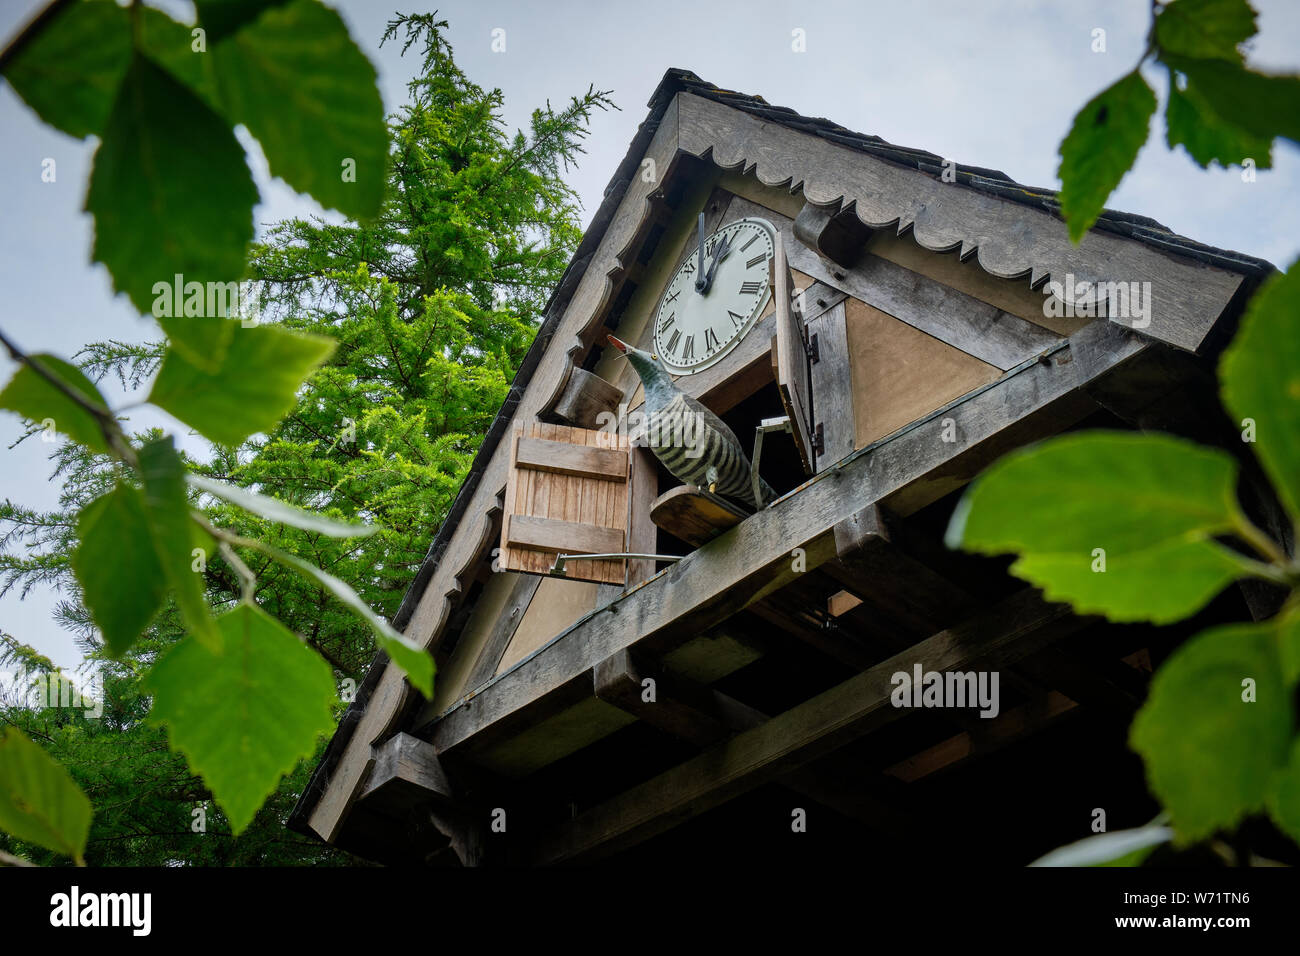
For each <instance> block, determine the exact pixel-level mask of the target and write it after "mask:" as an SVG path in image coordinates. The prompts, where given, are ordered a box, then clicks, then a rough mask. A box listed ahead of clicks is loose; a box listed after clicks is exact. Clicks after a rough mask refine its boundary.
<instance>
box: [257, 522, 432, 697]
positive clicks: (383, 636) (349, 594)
mask: <svg viewBox="0 0 1300 956" xmlns="http://www.w3.org/2000/svg"><path fill="white" fill-rule="evenodd" d="M252 546H253V547H256V548H257V549H258V550H259V551H261V552H262V553H263V554H266V555H268V556H270V557H272V558H274V559H275V560H276V561H278V562H280V563H281V564H283V565H285V566H286V567H290V568H293V569H295V570H296V571H298V573H299V574H302V575H303V576H304V577H308V578H310V579H312V580H313V581H315V582H317V583H318V584H319V585H320V586H321V587H323V588H325V589H326V590H327V591H329V592H330V593H331V594H333V595H334V596H335V597H336V598H338V599H339V600H340V601H341V602H343V604H344V605H346V606H347V607H348V608H350V609H351V610H352V612H353V613H354V614H356V615H357V616H358V617H360V618H361V619H362V620H363V621H365V622H366V623H367V624H369V625H370V629H371V630H372V631H374V634H375V640H376V641H377V642H378V644H379V646H380V647H381V648H382V649H383V651H384V653H385V654H387V655H388V658H389V660H391V661H392V662H393V663H394V664H396V665H397V667H398V668H399V669H400V670H401V671H402V673H404V674H405V675H406V678H407V680H409V681H410V682H411V686H412V687H414V688H415V689H416V690H418V691H419V692H420V693H421V694H423V695H424V696H425V697H428V698H430V699H432V698H433V673H434V664H433V655H431V654H430V653H429V652H428V651H427V650H425V649H424V648H423V647H421V646H420V645H419V644H417V643H415V641H413V640H411V639H410V638H409V637H407V636H406V635H404V634H400V633H398V631H397V630H396V629H395V628H394V627H393V626H392V625H391V624H389V623H388V622H387V621H386V620H384V619H383V618H382V617H381V616H379V615H378V614H376V613H375V611H374V608H372V607H371V606H370V605H369V604H367V603H366V602H365V601H363V600H362V599H361V596H360V595H359V594H357V592H356V591H354V590H352V588H351V587H350V586H348V584H347V583H346V582H344V581H341V580H339V579H338V578H336V577H335V576H334V575H332V574H330V573H329V572H328V571H324V570H322V569H320V568H318V567H316V565H314V564H312V563H311V562H310V561H304V560H303V559H302V558H300V557H298V556H297V555H293V554H289V553H288V552H286V551H281V550H280V549H279V548H276V547H274V546H273V545H269V544H266V543H265V542H263V541H258V542H256V543H255V544H254V545H252Z"/></svg>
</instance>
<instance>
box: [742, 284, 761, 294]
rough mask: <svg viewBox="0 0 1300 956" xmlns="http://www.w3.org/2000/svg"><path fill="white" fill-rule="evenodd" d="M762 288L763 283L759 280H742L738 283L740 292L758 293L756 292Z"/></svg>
mask: <svg viewBox="0 0 1300 956" xmlns="http://www.w3.org/2000/svg"><path fill="white" fill-rule="evenodd" d="M762 288H763V283H761V282H742V283H741V284H740V294H741V295H758V293H759V292H760V291H761V290H762Z"/></svg>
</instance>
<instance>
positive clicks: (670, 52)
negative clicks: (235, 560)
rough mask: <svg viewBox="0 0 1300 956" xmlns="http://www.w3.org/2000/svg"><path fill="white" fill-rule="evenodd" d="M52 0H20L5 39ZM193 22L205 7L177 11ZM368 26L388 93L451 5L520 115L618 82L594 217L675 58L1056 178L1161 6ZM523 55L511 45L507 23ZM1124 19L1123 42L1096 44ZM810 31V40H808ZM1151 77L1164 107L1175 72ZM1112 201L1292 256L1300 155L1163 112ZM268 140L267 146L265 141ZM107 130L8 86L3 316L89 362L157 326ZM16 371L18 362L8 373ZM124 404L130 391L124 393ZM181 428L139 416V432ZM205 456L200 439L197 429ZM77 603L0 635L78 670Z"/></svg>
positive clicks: (458, 6) (732, 3)
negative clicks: (102, 187) (123, 266)
mask: <svg viewBox="0 0 1300 956" xmlns="http://www.w3.org/2000/svg"><path fill="white" fill-rule="evenodd" d="M1253 3H1254V5H1255V7H1256V9H1257V10H1259V11H1260V17H1259V26H1260V36H1259V37H1258V38H1257V39H1256V40H1255V41H1254V46H1253V48H1252V49H1251V52H1250V62H1251V65H1253V66H1255V67H1256V68H1259V69H1265V70H1273V71H1279V72H1280V71H1289V72H1296V71H1297V70H1300V3H1296V2H1295V0H1253ZM43 5H44V4H43V2H38V0H5V2H4V3H2V4H0V36H2V37H4V38H5V40H4V42H7V41H8V39H9V38H11V37H12V36H13V34H14V33H15V32H16V31H17V30H18V29H19V28H20V27H21V26H22V25H23V24H24V23H26V22H27V20H28V19H29V18H30V17H31V16H32V15H33V14H34V13H35V12H36V11H37V10H38V9H40V7H42V6H43ZM158 5H159V6H163V7H165V8H167V9H168V10H170V11H172V12H173V14H174V15H176V16H178V18H179V19H184V20H186V21H187V22H188V21H189V20H190V19H192V16H193V11H192V8H191V7H190V6H189V4H187V3H159V4H158ZM332 5H333V6H335V7H337V8H338V9H339V10H340V11H341V12H342V14H343V17H344V19H345V20H346V21H347V22H348V24H349V26H350V28H351V30H352V34H353V37H354V38H355V39H356V41H357V43H358V44H359V45H360V46H361V48H362V49H363V50H365V51H366V52H367V53H368V54H369V55H370V56H371V58H372V60H373V61H374V63H375V65H376V68H377V69H378V71H379V80H380V87H381V89H382V91H383V95H384V101H385V104H386V105H387V106H388V107H389V108H390V109H391V108H394V107H396V106H398V105H399V104H400V103H401V102H402V100H403V98H404V97H405V93H406V89H405V83H406V81H407V79H408V78H409V76H410V71H411V70H412V69H413V68H414V66H415V65H416V64H415V63H414V62H412V61H410V60H408V61H403V60H402V58H401V57H400V56H399V55H398V50H399V48H397V47H394V46H392V45H389V46H386V47H385V48H384V49H383V50H380V49H379V48H378V43H379V38H380V36H381V35H382V33H383V28H384V24H385V22H386V21H387V19H388V18H389V16H390V14H391V13H392V12H393V10H395V9H399V10H404V11H405V10H412V9H416V10H431V9H437V10H438V11H439V13H440V15H441V16H442V17H443V18H445V19H446V20H448V21H450V30H449V34H448V35H449V37H450V39H451V42H452V44H453V47H454V49H455V53H456V58H457V61H458V62H459V64H460V65H461V67H462V68H463V69H464V70H465V71H466V72H467V73H468V74H469V76H470V77H471V78H472V79H473V80H474V81H475V82H477V83H479V84H480V85H482V86H486V87H499V88H500V89H501V90H502V91H503V92H504V94H505V101H506V120H507V122H508V123H509V124H510V125H511V126H521V125H526V124H527V121H528V116H529V114H530V113H531V111H532V109H533V108H534V107H535V106H538V105H541V104H543V103H545V101H546V100H548V99H549V100H550V101H551V103H552V104H555V105H557V106H558V105H561V104H563V103H564V102H566V101H567V100H568V98H569V97H570V96H572V95H574V94H576V93H581V92H584V91H585V90H586V89H587V87H588V85H590V84H594V85H595V86H596V87H597V88H598V89H604V90H612V91H613V96H614V99H615V101H616V102H617V104H618V105H619V106H620V107H622V111H621V112H610V113H605V114H600V115H598V116H597V117H596V118H595V120H594V123H593V128H592V134H591V138H590V140H589V142H588V147H587V149H588V151H587V155H586V157H584V159H583V162H582V165H581V167H580V168H579V169H577V170H575V171H574V172H573V173H572V175H571V182H572V184H573V185H574V187H575V188H576V189H577V190H578V193H579V195H580V196H581V197H582V201H583V203H584V205H585V207H586V211H585V214H584V215H585V217H586V218H587V219H589V218H590V216H591V215H592V214H593V213H594V212H595V210H596V208H597V206H598V205H599V203H600V199H601V194H602V192H603V190H604V188H605V185H606V183H607V182H608V181H609V178H610V176H611V174H612V173H613V171H614V167H615V166H616V165H617V163H618V161H619V160H620V159H622V157H623V155H624V153H625V152H626V150H627V146H628V143H629V141H630V140H631V138H632V136H633V134H634V133H635V130H636V126H637V124H638V123H640V122H641V120H642V119H644V117H645V104H646V101H647V99H648V98H649V96H650V94H651V92H652V91H653V90H654V88H655V86H656V84H657V83H658V82H659V79H660V77H661V76H662V75H663V72H664V70H665V69H667V68H668V67H685V68H686V69H690V70H693V71H694V72H696V73H698V74H699V75H700V76H701V77H703V78H704V79H706V80H708V81H710V82H712V83H715V84H717V85H718V86H721V87H726V88H730V89H734V90H739V91H742V92H745V93H753V94H758V95H761V96H763V97H764V98H765V99H766V100H767V101H768V102H769V103H773V104H776V105H780V106H789V107H793V108H795V109H797V110H799V111H800V112H803V113H807V114H811V115H816V116H825V117H827V118H829V119H831V120H833V121H835V122H837V123H839V124H841V125H842V126H847V127H849V128H850V129H854V130H859V131H862V132H866V133H874V134H876V135H878V136H883V137H884V138H885V139H887V140H889V141H890V142H893V143H898V144H901V145H905V146H915V147H921V148H924V149H929V150H931V151H932V152H935V153H938V154H940V155H941V156H944V157H947V158H951V159H955V160H956V161H958V162H960V163H969V164H971V165H978V166H987V167H993V168H995V169H1000V170H1002V171H1003V172H1005V173H1007V174H1008V175H1010V176H1011V177H1012V178H1014V179H1017V180H1019V181H1021V182H1024V183H1027V184H1030V185H1035V186H1057V187H1059V181H1058V180H1057V179H1056V176H1055V173H1056V165H1057V158H1056V148H1057V145H1058V144H1059V143H1060V140H1061V138H1062V136H1063V135H1064V134H1065V131H1066V130H1067V129H1068V127H1069V124H1070V121H1071V118H1072V117H1073V115H1074V113H1075V111H1076V110H1077V109H1078V108H1079V107H1080V106H1081V105H1082V104H1083V103H1084V102H1086V101H1087V100H1088V99H1089V98H1090V97H1091V96H1092V95H1093V94H1095V93H1097V92H1098V91H1099V90H1101V89H1102V88H1103V87H1105V86H1106V85H1108V84H1109V83H1111V82H1112V81H1114V80H1115V79H1117V78H1118V77H1120V76H1121V75H1123V74H1124V73H1125V72H1127V71H1128V70H1130V69H1131V68H1132V65H1133V64H1134V63H1135V62H1136V61H1137V58H1138V56H1139V55H1140V54H1141V51H1142V46H1143V38H1144V36H1145V35H1146V31H1147V28H1148V18H1149V15H1150V4H1149V3H1148V2H1147V0H1112V2H1093V3H1089V2H1082V0H1071V2H1063V0H1040V2H1030V0H980V2H978V3H970V2H969V0H952V2H940V0H933V2H924V0H903V2H898V0H853V2H847V0H846V2H826V0H800V2H766V0H744V2H739V0H709V2H700V0H692V2H680V0H661V2H656V3H646V2H644V0H640V2H637V0H625V2H620V0H604V2H601V3H593V2H590V0H586V2H577V0H548V2H546V3H522V2H515V3H510V2H494V0H455V2H444V3H440V4H438V5H437V6H436V7H435V6H432V5H426V4H422V3H416V2H414V0H407V2H406V3H399V4H398V5H397V6H389V3H388V2H385V0H337V2H334V3H333V4H332ZM498 28H499V29H503V30H504V31H505V51H504V52H493V50H492V35H493V31H494V30H495V29H498ZM1098 28H1101V29H1103V30H1105V31H1106V52H1105V53H1095V52H1093V51H1092V46H1093V35H1094V33H1093V31H1094V30H1096V29H1098ZM795 30H802V31H803V33H804V36H805V38H806V52H803V53H797V52H794V51H793V50H792V40H791V38H792V31H795ZM1148 79H1149V80H1150V81H1151V82H1152V84H1153V85H1154V86H1155V87H1156V89H1157V91H1158V92H1159V94H1160V96H1161V100H1162V102H1163V99H1164V80H1163V78H1162V77H1159V76H1158V74H1156V73H1155V72H1154V71H1152V72H1151V73H1150V74H1149V75H1148ZM1154 125H1155V128H1156V134H1157V137H1158V138H1157V139H1154V140H1153V141H1152V142H1150V143H1149V144H1148V145H1147V147H1146V148H1145V149H1144V150H1143V152H1142V154H1141V156H1140V157H1139V159H1138V163H1137V166H1136V168H1135V169H1134V171H1133V172H1132V173H1130V174H1129V176H1128V177H1127V178H1126V179H1125V180H1124V182H1123V184H1122V185H1121V186H1120V189H1119V191H1118V192H1117V193H1116V194H1115V195H1114V196H1113V197H1112V198H1111V200H1110V203H1109V205H1110V206H1112V207H1114V208H1118V209H1123V210H1126V211H1129V212H1137V213H1142V214H1144V215H1148V216H1152V217H1154V218H1155V219H1158V220H1160V221H1161V222H1163V223H1164V224H1165V225H1167V226H1169V227H1170V228H1172V229H1173V230H1175V231H1176V232H1180V233H1183V234H1184V235H1188V236H1191V237H1193V238H1195V239H1198V240H1201V241H1203V242H1207V243H1210V244H1212V245H1215V246H1220V247H1223V248H1227V249H1234V250H1237V251H1240V252H1246V253H1250V254H1253V255H1257V256H1261V257H1263V258H1266V259H1269V260H1270V261H1272V262H1273V263H1274V264H1276V265H1278V266H1280V267H1285V266H1286V265H1287V264H1289V263H1290V262H1291V261H1292V260H1293V259H1294V258H1295V257H1296V253H1297V250H1298V249H1300V230H1298V229H1297V225H1298V224H1300V216H1297V213H1298V212H1300V153H1298V152H1297V150H1296V148H1295V147H1293V146H1291V145H1279V146H1278V147H1276V148H1275V152H1274V165H1275V168H1274V169H1273V170H1272V171H1267V172H1260V173H1259V174H1258V177H1257V179H1256V181H1255V182H1253V183H1244V182H1242V180H1241V176H1240V173H1239V171H1237V170H1231V171H1224V170H1219V169H1217V168H1215V170H1214V171H1212V172H1204V171H1201V170H1200V169H1198V168H1197V167H1196V166H1195V165H1194V164H1193V163H1192V162H1191V160H1190V159H1188V158H1187V156H1186V155H1185V154H1184V153H1183V152H1181V151H1179V152H1176V153H1171V152H1169V151H1168V150H1167V149H1166V148H1165V147H1164V145H1163V136H1164V128H1163V123H1162V122H1161V121H1160V120H1159V118H1157V119H1156V120H1155V121H1154ZM246 142H247V140H246ZM253 149H254V154H253V166H254V170H255V173H256V178H257V181H258V184H259V186H260V187H261V191H262V196H263V199H264V204H263V205H261V206H259V207H258V208H257V210H256V219H257V221H258V223H259V224H266V223H270V222H274V221H276V220H278V219H281V218H284V217H286V216H292V215H298V214H302V213H306V212H310V211H313V210H315V209H316V208H317V207H315V204H314V203H312V202H311V201H310V200H306V199H303V198H302V197H300V196H298V195H296V194H295V193H293V191H292V190H290V189H288V187H286V186H285V185H284V184H283V183H280V182H278V181H272V180H270V178H269V177H268V176H267V173H266V166H265V163H264V162H263V161H262V159H261V157H260V155H258V154H256V152H255V150H256V147H255V146H253ZM93 150H94V142H93V141H86V142H78V141H76V140H73V139H71V138H69V137H67V136H64V135H63V134H61V133H58V132H55V131H53V130H51V129H49V128H48V127H46V126H44V125H42V124H41V123H40V121H39V120H37V118H36V117H35V114H33V113H32V112H31V111H30V110H29V109H27V107H26V106H25V105H23V103H22V101H21V100H19V99H18V97H17V96H16V95H15V94H14V93H13V91H12V90H11V89H10V88H9V86H8V85H7V84H5V83H3V81H0V224H2V225H3V236H2V238H0V243H2V245H0V288H3V289H4V292H5V296H4V305H3V306H0V328H3V329H4V330H5V331H6V332H8V333H9V334H10V335H12V336H14V337H15V338H16V339H17V340H18V342H19V344H20V345H22V346H23V347H24V348H26V349H27V350H29V351H53V352H56V353H58V354H61V355H64V356H70V355H71V354H72V353H74V352H75V351H76V350H77V349H78V348H79V347H81V346H82V345H84V344H86V343H88V342H92V341H96V340H101V339H109V338H115V339H122V340H130V341H143V340H146V339H148V338H150V337H153V336H154V334H155V333H154V326H153V324H152V321H151V320H145V319H142V318H140V317H139V316H138V315H136V314H135V313H134V311H133V310H132V309H131V308H130V306H128V305H127V304H126V301H125V299H124V298H121V297H119V298H116V299H114V298H113V296H112V294H111V287H110V284H109V280H108V276H107V273H106V272H105V271H104V270H103V268H102V267H98V266H95V267H92V266H91V265H90V264H89V255H90V244H91V222H90V219H89V217H88V216H86V215H84V214H83V213H82V212H81V211H80V210H81V206H82V202H83V198H84V194H85V184H86V178H87V175H88V173H89V165H90V160H91V156H92V153H93ZM46 157H52V158H54V159H55V160H56V162H57V169H58V178H57V181H56V182H55V183H52V184H49V183H42V182H41V163H42V160H43V159H45V158H46ZM11 373H12V365H11V364H10V363H9V362H8V361H7V360H4V359H0V380H4V379H7V378H8V377H9V375H10V374H11ZM114 397H116V396H114ZM158 421H164V422H165V418H164V417H163V416H161V415H159V416H157V417H155V418H147V417H144V416H140V415H137V416H136V417H134V418H133V419H132V425H133V427H144V426H146V425H148V424H153V423H155V422H158ZM20 431H21V430H20V428H19V426H18V424H17V421H16V419H14V417H13V416H11V415H8V414H0V442H3V445H4V449H0V497H7V498H11V499H13V500H15V501H17V502H20V503H22V504H25V505H28V506H33V507H51V506H53V505H54V504H55V503H56V500H57V495H58V487H57V485H56V484H54V483H52V482H51V480H50V472H51V468H50V466H49V464H48V462H47V461H46V460H45V455H46V453H47V452H48V451H49V446H43V445H41V443H40V442H39V441H29V442H25V443H24V444H23V445H21V446H19V447H18V448H16V449H13V450H6V449H7V448H8V446H9V445H10V444H12V442H13V441H14V439H15V438H16V437H17V436H18V435H19V434H20ZM186 447H187V448H189V449H190V450H192V451H201V446H199V445H197V444H196V443H195V442H194V440H193V439H189V440H187V442H186ZM55 600H56V597H55V596H54V595H52V594H50V593H49V592H46V591H37V592H33V593H32V594H30V595H29V596H28V598H27V599H26V600H25V601H21V602H20V601H19V600H18V599H17V597H16V595H14V594H10V595H8V596H6V597H5V598H4V599H2V600H0V629H3V630H4V631H6V632H8V633H11V634H13V635H15V636H16V637H18V638H19V639H20V640H23V641H26V642H27V643H30V644H33V645H35V646H36V647H37V648H38V649H40V650H41V651H42V652H43V653H45V654H47V655H49V656H50V657H52V658H53V659H54V660H55V661H56V662H57V663H59V664H61V665H63V666H65V667H70V666H75V665H76V664H77V663H78V661H79V659H80V655H79V653H78V651H77V649H76V646H75V644H74V643H73V641H72V639H71V637H70V636H69V635H67V634H64V633H62V632H60V631H59V629H58V628H57V626H55V625H54V624H53V623H52V622H51V620H50V616H51V608H52V606H53V604H54V602H55Z"/></svg>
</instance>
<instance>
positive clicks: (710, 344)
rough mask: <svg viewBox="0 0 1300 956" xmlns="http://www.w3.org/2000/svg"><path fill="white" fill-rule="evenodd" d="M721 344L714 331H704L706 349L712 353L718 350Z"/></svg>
mask: <svg viewBox="0 0 1300 956" xmlns="http://www.w3.org/2000/svg"><path fill="white" fill-rule="evenodd" d="M721 344H722V343H721V342H719V341H718V336H717V334H716V333H715V332H714V331H713V329H711V328H710V329H705V330H704V347H705V348H707V349H708V350H709V351H710V352H712V351H713V350H714V349H716V348H717V347H718V346H719V345H721Z"/></svg>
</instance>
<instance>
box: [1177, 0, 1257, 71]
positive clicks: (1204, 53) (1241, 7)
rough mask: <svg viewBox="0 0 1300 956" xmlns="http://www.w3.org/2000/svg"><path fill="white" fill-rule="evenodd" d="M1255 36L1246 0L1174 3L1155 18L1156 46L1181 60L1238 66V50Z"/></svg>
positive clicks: (1250, 10) (1252, 20)
mask: <svg viewBox="0 0 1300 956" xmlns="http://www.w3.org/2000/svg"><path fill="white" fill-rule="evenodd" d="M1254 35H1255V11H1254V10H1252V9H1251V8H1250V4H1249V3H1247V2H1246V0H1177V2H1176V3H1170V4H1168V5H1167V6H1165V7H1163V8H1162V9H1161V10H1160V11H1159V13H1158V14H1157V16H1156V43H1157V44H1158V45H1159V46H1160V48H1161V49H1162V50H1166V51H1168V52H1170V53H1176V54H1178V55H1180V56H1194V57H1214V58H1218V59H1222V60H1230V61H1232V62H1233V63H1240V62H1241V59H1242V57H1241V51H1240V50H1238V49H1237V46H1238V45H1239V44H1241V43H1244V42H1245V41H1246V40H1249V39H1250V38H1251V37H1253V36H1254Z"/></svg>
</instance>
